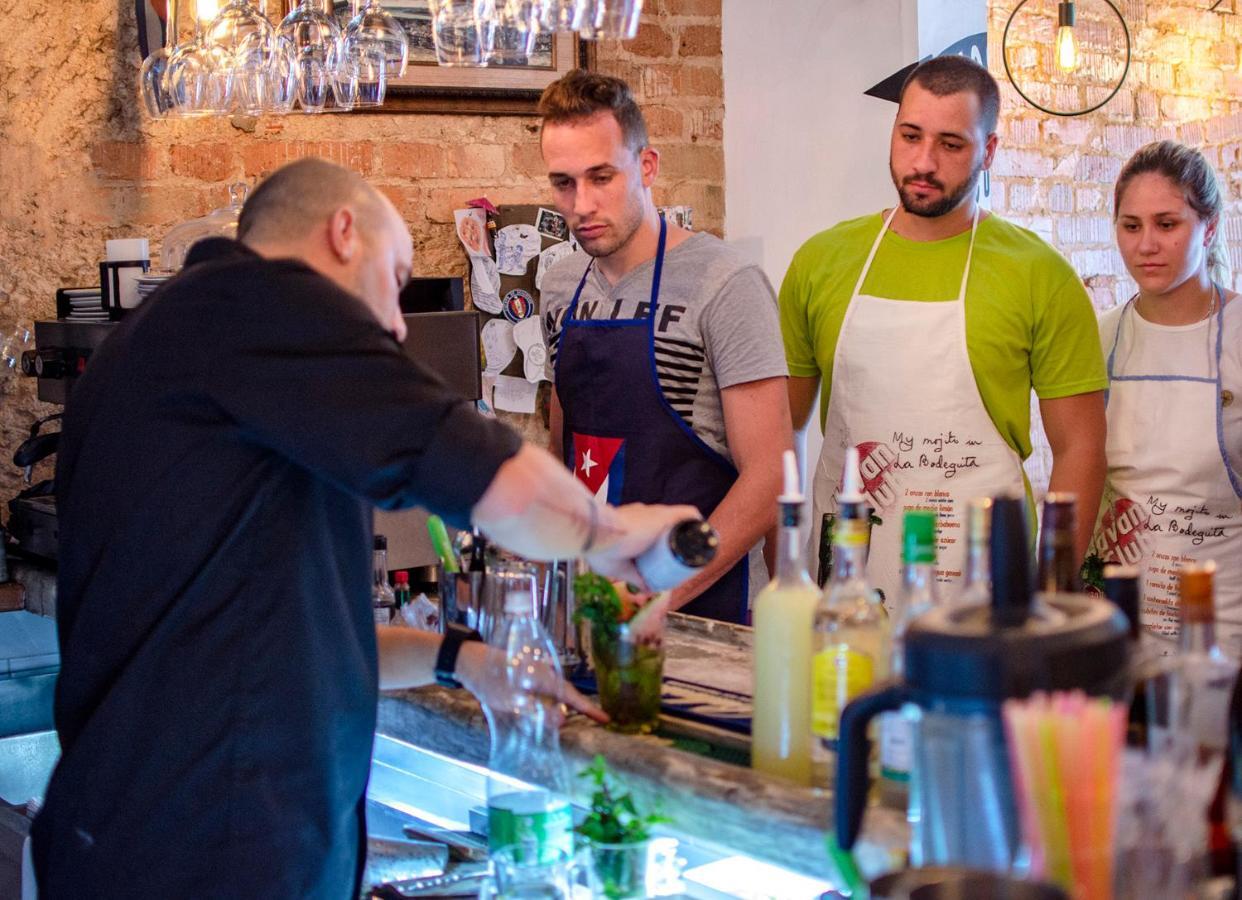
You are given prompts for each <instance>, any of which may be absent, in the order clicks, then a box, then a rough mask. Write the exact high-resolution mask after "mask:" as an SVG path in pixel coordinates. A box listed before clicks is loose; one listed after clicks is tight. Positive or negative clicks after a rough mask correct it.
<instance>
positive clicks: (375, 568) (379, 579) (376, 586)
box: [371, 534, 397, 625]
mask: <svg viewBox="0 0 1242 900" xmlns="http://www.w3.org/2000/svg"><path fill="white" fill-rule="evenodd" d="M373 548H374V550H373V555H372V557H371V611H372V613H373V614H374V616H375V624H376V625H387V624H388V623H389V622H391V621H392V615H393V610H395V609H396V608H397V598H396V595H395V594H394V593H393V590H392V588H391V587H389V586H388V538H386V537H384V535H382V534H377V535H376V536H375V543H374V545H373Z"/></svg>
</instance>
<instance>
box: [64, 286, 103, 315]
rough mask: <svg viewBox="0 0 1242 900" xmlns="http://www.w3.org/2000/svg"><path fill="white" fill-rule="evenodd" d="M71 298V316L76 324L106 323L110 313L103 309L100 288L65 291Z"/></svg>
mask: <svg viewBox="0 0 1242 900" xmlns="http://www.w3.org/2000/svg"><path fill="white" fill-rule="evenodd" d="M65 296H66V297H68V298H69V316H68V318H69V319H71V320H72V321H74V322H106V321H108V311H107V310H106V309H104V307H103V294H101V293H100V292H99V288H73V289H72V290H67V291H65Z"/></svg>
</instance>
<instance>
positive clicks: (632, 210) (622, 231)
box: [571, 199, 643, 257]
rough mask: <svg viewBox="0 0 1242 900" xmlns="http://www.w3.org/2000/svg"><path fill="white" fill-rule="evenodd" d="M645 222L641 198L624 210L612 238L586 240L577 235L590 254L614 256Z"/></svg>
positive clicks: (579, 244) (613, 229)
mask: <svg viewBox="0 0 1242 900" xmlns="http://www.w3.org/2000/svg"><path fill="white" fill-rule="evenodd" d="M642 224H643V205H642V200H641V199H636V200H634V201H633V202H631V203H630V204H629V205H628V206H627V207H626V208H625V210H624V213H623V217H622V218H621V219H619V220H618V221H617V222H616V224H615V225H614V227H613V228H612V231H613V237H612V239H611V240H609V239H607V238H605V239H604V240H602V241H601V240H595V241H584V240H582V239H581V238H579V237H577V235H575V236H574V237H575V239H576V240H577V241H578V246H580V247H581V248H582V249H583V250H585V251H586V253H587V255H588V256H592V257H606V256H612V255H613V254H614V253H616V252H617V251H618V250H620V249H621V248H622V247H624V246H625V245H626V244H628V243H629V242H630V239H631V238H633V237H634V235H635V234H636V233H637V231H638V229H639V228H640V227H641V226H642ZM571 230H572V229H571Z"/></svg>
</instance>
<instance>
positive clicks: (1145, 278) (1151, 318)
mask: <svg viewBox="0 0 1242 900" xmlns="http://www.w3.org/2000/svg"><path fill="white" fill-rule="evenodd" d="M1223 205H1224V202H1223V198H1222V196H1221V191H1220V188H1219V185H1218V184H1217V180H1216V174H1215V172H1213V171H1212V167H1211V166H1210V165H1209V164H1208V162H1207V160H1206V159H1204V157H1203V155H1202V154H1201V153H1199V152H1198V151H1197V150H1194V149H1191V148H1189V147H1185V146H1183V145H1181V144H1178V143H1175V142H1173V141H1160V142H1157V143H1153V144H1148V145H1147V146H1145V147H1143V148H1141V149H1140V150H1139V151H1138V152H1137V153H1135V154H1134V156H1133V157H1132V158H1131V159H1130V161H1129V162H1127V163H1126V165H1125V166H1124V167H1123V168H1122V170H1121V174H1120V176H1119V177H1118V179H1117V186H1116V189H1115V192H1114V207H1113V209H1114V221H1115V226H1116V232H1117V247H1118V249H1119V250H1120V251H1121V255H1122V258H1123V259H1124V260H1125V264H1126V268H1127V269H1128V270H1129V272H1130V275H1131V277H1132V278H1133V279H1134V280H1135V282H1136V283H1137V285H1138V293H1136V294H1135V295H1134V296H1133V297H1131V298H1130V300H1129V301H1127V302H1126V303H1124V304H1122V305H1120V306H1118V307H1115V308H1114V309H1111V310H1109V311H1108V312H1107V313H1105V314H1104V316H1103V317H1102V318H1101V320H1100V338H1101V340H1102V342H1103V346H1104V355H1105V358H1106V360H1107V362H1108V375H1109V392H1108V444H1107V455H1108V479H1107V482H1106V485H1105V491H1104V501H1103V504H1102V507H1101V510H1100V519H1099V524H1098V526H1097V530H1096V535H1095V541H1094V544H1093V550H1094V552H1095V553H1096V554H1097V555H1098V556H1099V557H1100V558H1101V559H1102V560H1103V561H1105V562H1121V563H1127V564H1131V565H1136V566H1138V567H1139V569H1140V583H1141V585H1142V595H1143V604H1142V615H1141V618H1142V622H1143V624H1144V626H1146V628H1147V630H1148V631H1149V632H1150V633H1151V634H1154V635H1158V636H1160V637H1162V638H1164V639H1165V640H1167V641H1170V642H1172V641H1174V640H1175V639H1176V635H1177V634H1178V631H1179V626H1178V607H1177V571H1178V569H1179V568H1180V567H1182V566H1184V565H1186V564H1188V563H1192V562H1204V561H1207V560H1214V561H1215V562H1216V565H1217V567H1218V568H1217V575H1216V610H1217V639H1218V642H1219V643H1220V644H1221V646H1222V647H1223V648H1224V649H1225V650H1226V651H1228V652H1229V653H1231V654H1232V655H1234V656H1235V657H1236V656H1238V655H1239V652H1240V651H1242V499H1240V498H1242V303H1237V302H1235V301H1236V298H1237V294H1235V293H1234V292H1233V291H1231V290H1228V289H1227V287H1226V285H1227V284H1228V283H1229V258H1228V255H1227V253H1226V251H1225V247H1224V243H1223V241H1222V239H1221V231H1222V229H1223V224H1224V223H1223V222H1222V221H1221V211H1222V208H1223Z"/></svg>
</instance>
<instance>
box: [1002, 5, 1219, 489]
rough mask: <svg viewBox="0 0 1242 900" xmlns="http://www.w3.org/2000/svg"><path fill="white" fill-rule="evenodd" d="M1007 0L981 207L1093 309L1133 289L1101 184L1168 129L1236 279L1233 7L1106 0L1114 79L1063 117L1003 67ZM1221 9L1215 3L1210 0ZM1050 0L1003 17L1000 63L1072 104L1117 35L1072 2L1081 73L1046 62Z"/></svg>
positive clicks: (1036, 468)
mask: <svg viewBox="0 0 1242 900" xmlns="http://www.w3.org/2000/svg"><path fill="white" fill-rule="evenodd" d="M1015 5H1016V0H989V3H988V58H989V60H990V62H991V69H992V71H993V73H994V74H995V75H996V77H997V79H998V80H999V81H1000V83H1001V122H1000V150H999V151H998V154H997V158H996V162H995V164H994V166H993V170H992V171H993V176H994V177H993V203H992V206H993V209H995V210H996V211H997V212H998V213H1000V214H1002V215H1004V216H1006V217H1007V218H1009V219H1011V220H1013V221H1014V222H1017V223H1018V224H1021V225H1025V226H1026V227H1028V228H1030V229H1032V230H1033V231H1036V232H1037V233H1039V234H1040V235H1042V236H1043V237H1044V238H1045V239H1046V240H1048V241H1049V242H1050V243H1051V244H1052V245H1053V246H1055V247H1056V248H1057V249H1058V250H1060V251H1061V253H1063V254H1064V255H1065V256H1066V257H1067V258H1068V259H1069V261H1070V263H1071V264H1072V265H1073V266H1074V268H1075V269H1076V270H1077V271H1078V273H1079V274H1080V275H1081V276H1082V277H1083V279H1084V281H1085V282H1086V284H1087V287H1088V290H1089V291H1090V293H1091V297H1092V301H1093V302H1094V303H1095V305H1096V306H1097V307H1098V308H1100V309H1107V308H1108V307H1110V306H1113V305H1115V304H1116V303H1120V302H1123V301H1124V300H1125V299H1127V298H1128V297H1129V296H1130V295H1131V293H1132V292H1133V290H1134V285H1133V282H1132V281H1131V280H1130V278H1129V276H1128V275H1127V273H1126V269H1125V265H1124V264H1123V262H1122V260H1121V256H1120V254H1119V253H1118V252H1117V249H1116V244H1115V241H1114V236H1113V223H1112V207H1113V201H1112V196H1113V195H1112V189H1113V183H1114V181H1115V180H1116V177H1117V174H1118V173H1119V172H1120V171H1121V167H1122V165H1123V164H1124V163H1125V161H1126V160H1127V159H1128V158H1129V157H1130V155H1131V154H1132V153H1133V152H1134V151H1135V150H1137V149H1138V148H1139V147H1141V146H1142V145H1143V144H1145V143H1148V142H1149V141H1154V140H1161V139H1164V138H1170V139H1173V140H1178V141H1182V142H1184V143H1187V144H1190V145H1192V146H1195V147H1199V148H1201V149H1202V150H1203V151H1204V152H1205V153H1206V154H1207V157H1208V159H1209V161H1211V162H1212V163H1213V165H1215V166H1216V170H1217V172H1218V173H1219V175H1220V178H1221V183H1222V186H1223V187H1224V188H1225V193H1226V198H1227V207H1226V211H1225V217H1224V226H1225V239H1226V241H1227V243H1228V244H1229V247H1230V254H1231V257H1232V262H1233V269H1234V273H1235V274H1234V279H1233V280H1234V284H1233V285H1232V286H1233V287H1237V286H1238V285H1242V279H1240V278H1239V275H1238V272H1239V270H1240V269H1242V171H1239V169H1238V162H1239V150H1240V149H1242V74H1239V71H1238V63H1239V44H1240V42H1242V15H1222V14H1219V13H1213V12H1208V11H1207V7H1208V6H1210V5H1211V4H1210V3H1208V2H1204V0H1117V5H1118V7H1119V8H1120V10H1121V13H1122V15H1123V16H1124V17H1125V21H1126V24H1127V25H1128V26H1129V29H1130V37H1131V42H1132V47H1133V56H1132V62H1131V66H1130V72H1129V74H1128V75H1127V77H1126V80H1125V82H1124V84H1123V85H1122V87H1121V89H1120V90H1119V91H1118V92H1117V96H1115V97H1114V98H1113V99H1112V100H1111V101H1110V102H1109V103H1108V104H1107V105H1105V106H1104V107H1102V108H1101V109H1099V110H1097V111H1096V112H1093V113H1089V114H1087V115H1084V116H1076V117H1069V118H1063V117H1058V116H1050V115H1047V114H1045V113H1042V112H1040V111H1039V110H1037V109H1035V108H1034V107H1032V106H1030V105H1029V104H1028V103H1027V102H1026V101H1024V100H1023V99H1022V98H1021V97H1020V96H1019V95H1018V94H1017V92H1016V91H1014V89H1013V87H1012V86H1011V85H1010V83H1009V82H1008V80H1007V79H1006V77H1005V70H1004V64H1003V62H1002V57H1001V38H1002V35H1003V33H1004V30H1005V22H1006V20H1007V19H1008V17H1009V14H1010V12H1011V11H1012V10H1013V9H1014V7H1015ZM1222 6H1224V7H1226V8H1228V7H1229V6H1230V4H1229V3H1228V2H1226V3H1224V4H1222ZM1055 24H1056V0H1031V2H1030V3H1028V4H1027V5H1026V6H1025V7H1024V8H1023V10H1022V13H1021V14H1020V15H1019V17H1018V18H1016V19H1015V21H1014V27H1013V29H1012V31H1011V32H1010V41H1009V46H1011V47H1012V48H1013V50H1012V51H1011V56H1010V65H1011V67H1012V68H1013V70H1014V77H1015V78H1016V79H1017V80H1018V83H1019V84H1020V85H1021V86H1022V89H1023V91H1025V92H1026V93H1027V94H1029V95H1030V96H1032V97H1033V99H1035V100H1036V101H1037V102H1039V103H1041V104H1042V105H1045V106H1051V107H1053V108H1061V109H1075V108H1082V107H1083V106H1085V105H1089V104H1094V103H1096V102H1098V101H1099V100H1101V99H1103V96H1104V95H1105V94H1106V93H1107V92H1108V90H1110V89H1111V85H1112V84H1115V77H1116V75H1118V74H1120V69H1119V66H1120V60H1121V58H1122V56H1123V54H1122V47H1123V43H1122V42H1123V38H1122V34H1121V31H1120V29H1119V26H1118V25H1117V22H1116V16H1114V15H1113V14H1112V13H1111V12H1109V11H1108V10H1107V8H1106V6H1105V4H1104V3H1102V2H1101V0H1081V2H1079V3H1078V26H1077V28H1076V31H1077V32H1079V36H1080V38H1081V44H1080V48H1081V51H1082V52H1083V54H1084V61H1083V65H1082V67H1081V69H1080V70H1079V71H1078V72H1076V73H1075V74H1074V75H1071V76H1064V75H1061V74H1060V73H1058V72H1056V71H1055V70H1054V68H1053V64H1052V47H1051V44H1052V37H1053V34H1054V29H1053V26H1055ZM1032 412H1033V414H1034V423H1033V424H1034V431H1035V433H1034V435H1033V444H1034V452H1033V454H1032V456H1031V458H1030V459H1029V460H1028V461H1027V466H1026V468H1027V472H1028V474H1029V475H1030V478H1031V482H1032V484H1033V485H1034V486H1035V490H1036V496H1037V497H1038V496H1040V495H1041V493H1042V491H1043V489H1045V487H1046V485H1047V480H1048V476H1049V474H1050V472H1051V466H1052V451H1051V449H1050V448H1049V447H1048V442H1047V439H1046V438H1045V437H1044V435H1043V432H1042V428H1041V426H1040V422H1039V415H1038V412H1039V410H1038V406H1034V407H1033V410H1032Z"/></svg>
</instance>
